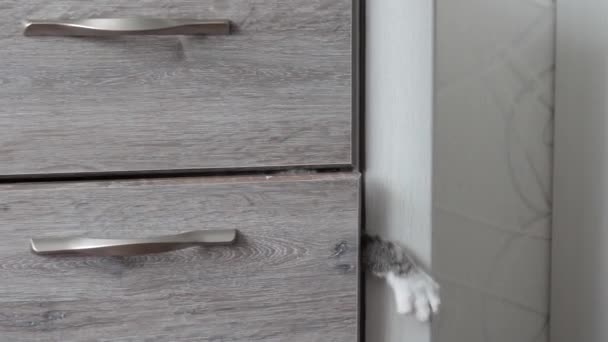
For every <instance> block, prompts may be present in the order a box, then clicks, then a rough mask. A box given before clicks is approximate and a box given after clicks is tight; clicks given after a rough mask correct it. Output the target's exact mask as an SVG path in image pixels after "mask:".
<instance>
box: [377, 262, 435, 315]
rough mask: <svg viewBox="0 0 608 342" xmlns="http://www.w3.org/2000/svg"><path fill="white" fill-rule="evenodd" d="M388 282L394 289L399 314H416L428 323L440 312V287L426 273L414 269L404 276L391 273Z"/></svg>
mask: <svg viewBox="0 0 608 342" xmlns="http://www.w3.org/2000/svg"><path fill="white" fill-rule="evenodd" d="M386 280H387V282H388V284H389V285H390V286H391V288H392V289H393V293H394V295H395V302H396V306H397V312H398V313H400V314H411V313H415V315H416V318H417V319H418V320H419V321H421V322H426V321H428V320H429V319H430V318H431V316H432V315H434V314H437V313H438V312H439V306H440V305H441V300H440V298H439V285H437V283H436V282H435V281H434V280H433V278H431V276H429V275H428V274H426V273H425V272H424V271H422V270H420V269H414V270H412V271H411V272H409V273H408V274H403V275H397V274H395V273H394V272H389V273H388V274H387V275H386Z"/></svg>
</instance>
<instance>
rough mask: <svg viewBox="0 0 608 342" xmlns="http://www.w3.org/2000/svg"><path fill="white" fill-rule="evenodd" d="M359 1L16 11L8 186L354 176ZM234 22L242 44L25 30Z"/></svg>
mask: <svg viewBox="0 0 608 342" xmlns="http://www.w3.org/2000/svg"><path fill="white" fill-rule="evenodd" d="M352 2H353V0H288V1H286V0H240V1H226V0H180V1H162V0H132V1H119V0H94V1H81V0H58V1H46V0H29V1H18V0H5V1H2V4H0V61H1V63H0V176H1V175H5V176H6V175H9V176H11V175H26V174H50V173H77V172H113V171H135V170H144V171H147V170H181V169H207V168H211V169H227V168H239V167H247V168H272V167H279V166H294V165H297V166H303V165H311V166H324V165H329V166H334V165H340V166H342V165H349V164H351V161H352V153H351V152H352V147H351V145H352V141H351V136H352V132H351V124H352V122H351V121H352V113H353V111H352V109H353V108H352V107H353V106H352V64H353V62H352V42H351V38H352V29H351V28H352V27H351V26H352V22H353V21H352V15H351V14H352V13H351V12H352V7H353V5H352ZM130 16H150V17H161V18H166V17H172V18H200V19H230V20H232V21H233V23H234V32H233V34H232V35H231V36H208V37H202V36H199V37H194V36H162V37H159V36H135V37H133V36H129V37H119V38H74V37H24V36H23V35H22V30H23V28H22V25H21V24H20V21H21V20H24V19H27V18H29V19H57V18H74V19H75V18H87V17H130Z"/></svg>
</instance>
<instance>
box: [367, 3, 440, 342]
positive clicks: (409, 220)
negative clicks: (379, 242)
mask: <svg viewBox="0 0 608 342" xmlns="http://www.w3.org/2000/svg"><path fill="white" fill-rule="evenodd" d="M433 17H434V15H433V1H429V0H381V1H367V4H366V28H367V30H366V31H367V32H366V108H365V173H364V177H365V193H366V198H365V201H366V202H365V205H366V229H367V231H368V232H370V233H377V234H381V235H382V236H383V237H386V238H390V239H395V240H398V241H401V242H402V243H403V244H404V245H406V246H408V247H409V248H410V250H411V251H413V252H414V253H415V254H416V255H417V256H418V257H419V258H420V259H421V261H422V262H423V263H426V264H427V265H428V264H429V263H430V258H431V215H432V202H431V194H432V191H431V190H432V189H431V181H432V116H433ZM365 324H366V341H368V342H402V341H408V342H426V341H430V328H429V326H428V325H424V324H420V323H418V322H416V321H415V319H414V318H412V317H410V316H401V315H397V314H396V313H395V305H394V302H393V294H392V293H391V291H390V289H389V288H388V286H387V285H386V284H385V283H384V282H381V281H378V280H376V279H372V278H370V277H368V278H367V280H366V322H365Z"/></svg>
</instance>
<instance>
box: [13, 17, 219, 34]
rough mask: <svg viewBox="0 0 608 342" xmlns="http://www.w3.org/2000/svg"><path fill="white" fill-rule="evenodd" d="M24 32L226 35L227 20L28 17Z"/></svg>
mask: <svg viewBox="0 0 608 342" xmlns="http://www.w3.org/2000/svg"><path fill="white" fill-rule="evenodd" d="M24 25H25V30H24V31H23V34H24V35H26V36H79V37H114V36H123V35H227V34H230V20H224V19H219V20H196V19H161V18H90V19H75V20H27V21H25V22H24Z"/></svg>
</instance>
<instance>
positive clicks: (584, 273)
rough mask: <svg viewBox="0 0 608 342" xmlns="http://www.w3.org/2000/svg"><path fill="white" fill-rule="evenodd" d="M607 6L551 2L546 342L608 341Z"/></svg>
mask: <svg viewBox="0 0 608 342" xmlns="http://www.w3.org/2000/svg"><path fill="white" fill-rule="evenodd" d="M606 18H608V2H606V1H605V0H560V1H557V51H556V52H557V60H556V62H557V64H556V72H557V73H556V116H555V164H554V165H555V166H554V169H555V172H554V220H553V224H554V225H553V245H552V272H551V273H552V279H551V287H552V288H551V292H552V295H551V322H550V325H551V342H572V341H581V342H583V341H584V342H605V341H608V320H607V317H608V207H607V206H608V131H607V130H608V119H607V116H608V21H607V20H606Z"/></svg>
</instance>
